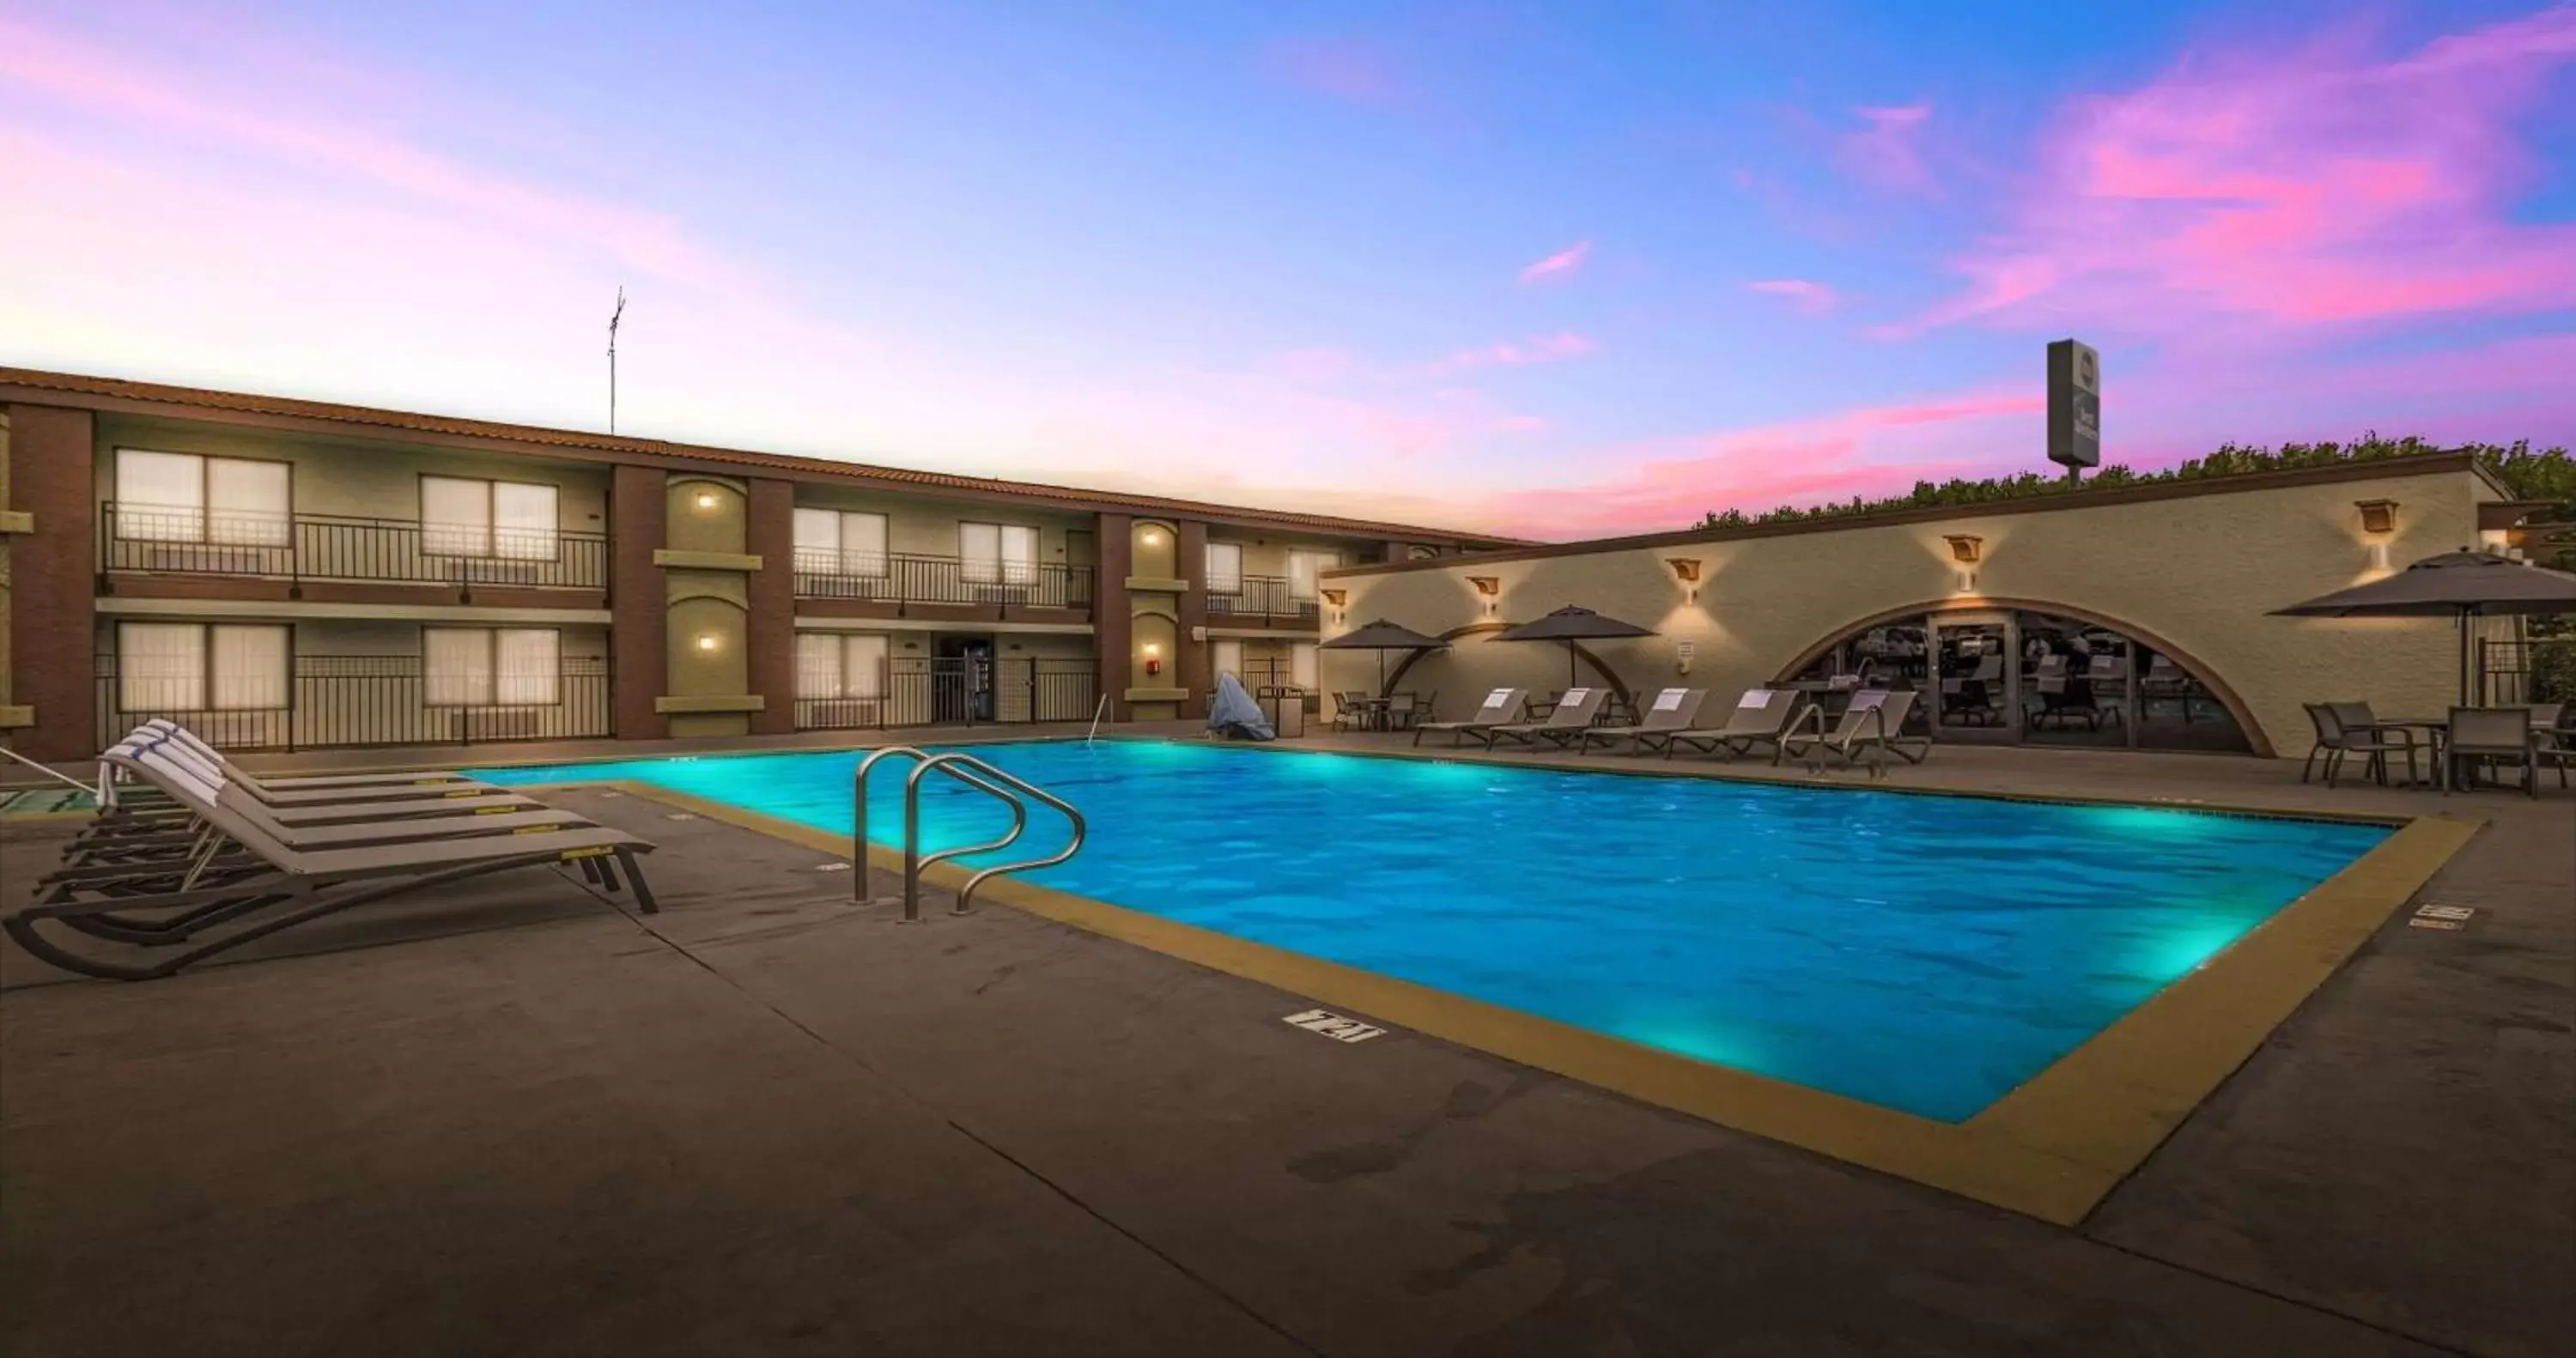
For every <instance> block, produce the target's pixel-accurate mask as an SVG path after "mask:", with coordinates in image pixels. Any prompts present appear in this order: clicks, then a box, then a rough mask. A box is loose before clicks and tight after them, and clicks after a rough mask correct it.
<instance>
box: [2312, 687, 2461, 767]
mask: <svg viewBox="0 0 2576 1358" xmlns="http://www.w3.org/2000/svg"><path fill="white" fill-rule="evenodd" d="M2317 706H2319V707H2322V708H2324V709H2325V718H2324V720H2323V721H2320V720H2319V719H2318V715H2317V714H2316V713H2314V712H2311V713H2309V714H2308V721H2309V723H2310V724H2311V725H2313V726H2315V727H2316V731H2317V743H2318V745H2319V746H2320V748H2322V749H2324V750H2325V754H2326V770H2325V773H2326V786H2327V787H2333V786H2334V785H2335V778H2336V776H2337V775H2338V774H2340V773H2342V771H2343V764H2344V760H2346V759H2347V758H2350V757H2351V756H2353V755H2356V754H2358V755H2363V756H2366V757H2365V758H2364V759H2363V760H2362V772H2363V773H2365V774H2367V775H2369V776H2370V777H2372V778H2374V779H2376V780H2377V781H2378V783H2379V785H2380V786H2381V787H2386V786H2388V756H2390V755H2392V754H2403V755H2405V756H2406V781H2407V783H2408V784H2409V785H2414V784H2418V783H2420V782H2422V778H2421V776H2420V775H2419V774H2418V773H2417V771H2416V766H2415V756H2416V753H2417V752H2418V751H2421V752H2422V753H2423V755H2424V757H2425V758H2427V759H2430V758H2432V757H2433V747H2432V745H2431V744H2430V743H2429V740H2430V737H2429V735H2428V736H2427V737H2425V738H2422V739H2419V738H2418V737H2417V735H2416V733H2415V730H2414V729H2413V728H2412V727H2406V726H2384V725H2382V724H2380V720H2379V717H2378V716H2377V715H2376V714H2375V713H2373V712H2372V711H2371V710H2370V704H2368V703H2319V704H2317ZM2329 733H2331V735H2332V739H2331V740H2329V739H2328V736H2329ZM2316 754H2317V751H2313V750H2312V751H2310V752H2309V757H2310V758H2314V757H2316ZM2307 780H2308V770H2307V766H2306V765H2305V764H2304V763H2303V764H2301V765H2300V766H2299V781H2300V782H2302V783H2304V782H2306V781H2307Z"/></svg>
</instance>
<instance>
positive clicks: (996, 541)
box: [957, 523, 1002, 583]
mask: <svg viewBox="0 0 2576 1358" xmlns="http://www.w3.org/2000/svg"><path fill="white" fill-rule="evenodd" d="M957 560H958V572H957V573H958V576H959V578H960V579H963V580H966V581H967V582H969V583H990V582H992V581H995V580H999V579H1001V578H1002V526H1001V525H1000V524H997V523H961V524H959V525H957Z"/></svg>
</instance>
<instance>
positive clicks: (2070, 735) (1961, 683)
mask: <svg viewBox="0 0 2576 1358" xmlns="http://www.w3.org/2000/svg"><path fill="white" fill-rule="evenodd" d="M1779 680H1780V682H1784V683H1797V684H1802V685H1808V686H1813V687H1815V688H1816V689H1817V690H1818V691H1820V692H1823V693H1826V694H1829V695H1830V694H1832V693H1834V692H1836V691H1839V690H1840V689H1847V688H1849V687H1851V686H1853V685H1854V684H1855V683H1856V682H1857V683H1863V684H1868V685H1870V686H1873V687H1875V686H1890V685H1892V686H1899V687H1907V688H1913V689H1916V690H1918V691H1919V692H1921V693H1922V694H1923V697H1922V698H1921V700H1919V701H1918V702H1917V703H1916V709H1917V711H1918V713H1920V714H1921V718H1922V720H1923V722H1924V725H1925V729H1926V730H1927V731H1928V732H1929V733H1931V734H1933V735H1935V736H1938V737H1940V738H1941V739H1944V740H1957V741H1961V742H1966V743H1989V744H2017V745H2046V746H2068V747H2076V748H2094V749H2147V750H2205V751H2224V752H2234V753H2252V754H2259V755H2269V754H2271V753H2272V746H2271V742H2270V741H2269V740H2268V739H2266V738H2265V736H2264V734H2263V728H2262V727H2261V726H2259V725H2257V724H2256V723H2255V722H2254V720H2253V717H2252V715H2251V714H2250V713H2249V712H2248V711H2247V710H2246V707H2245V704H2244V702H2243V701H2242V700H2240V699H2239V698H2238V697H2237V696H2236V694H2235V692H2234V690H2232V689H2230V688H2229V687H2228V686H2227V684H2226V681H2224V680H2223V679H2221V678H2220V677H2219V676H2218V675H2217V673H2216V672H2215V671H2213V670H2211V669H2210V668H2209V667H2208V666H2207V665H2205V664H2203V663H2201V662H2200V661H2198V660H2196V659H2194V658H2193V657H2191V656H2190V655H2188V654H2185V653H2184V652H2183V651H2181V650H2179V649H2176V648H2175V647H2174V646H2173V645H2172V644H2171V643H2169V642H2167V641H2165V640H2164V639H2163V638H2161V637H2158V636H2156V635H2155V634H2154V633H2151V632H2148V631H2146V630H2145V629H2143V628H2140V627H2137V626H2134V625H2132V624H2129V623H2126V622H2123V621H2121V620H2119V619H2116V618H2109V617H2104V616H2102V615H2101V614H2098V613H2094V612H2092V611H2090V610H2087V609H2082V608H2075V607H2070V606H2068V605H2065V604H2058V603H2050V602H2046V601H2043V600H2035V599H1993V598H1981V599H1944V600H1938V601H1934V602H1929V603H1922V604H1916V605H1913V606H1911V607H1907V608H1897V609H1890V610H1888V611H1886V612H1884V613H1880V614H1876V615H1874V616H1871V617H1868V618H1864V619H1861V620H1860V621H1858V622H1855V623H1850V624H1847V625H1845V626H1843V627H1841V628H1839V629H1837V630H1835V631H1834V632H1832V633H1829V634H1827V635H1826V636H1825V637H1824V638H1823V639H1822V640H1820V641H1818V642H1817V643H1816V644H1814V645H1813V646H1810V647H1808V648H1807V649H1806V650H1805V651H1804V652H1801V653H1800V654H1799V656H1798V657H1797V659H1796V660H1794V661H1792V662H1791V663H1790V665H1789V666H1788V667H1787V668H1786V669H1785V670H1784V671H1783V672H1782V673H1781V675H1780V676H1779ZM1837 680H1839V681H1840V685H1839V686H1838V685H1837V683H1836V681H1837Z"/></svg>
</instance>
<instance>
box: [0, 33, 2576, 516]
mask: <svg viewBox="0 0 2576 1358" xmlns="http://www.w3.org/2000/svg"><path fill="white" fill-rule="evenodd" d="M0 175H5V182H6V184H7V185H8V193H7V196H6V202H5V205H0V260H6V261H8V263H7V265H6V266H5V267H0V363H10V364H16V365H22V366H29V367H45V368H59V369H66V370H71V371H78V372H92V373H103V374H110V375H117V376H128V377H137V378H144V379H150V380H158V381H168V382H179V383H187V384H195V385H206V386H218V387H229V388H238V389H246V390H253V391H262V392H272V393H278V394H284V395H293V396H304V397H312V398H317V399H324V400H341V401H351V402H357V403H362V404H369V405H388V406H397V407H404V408H412V409H420V410H429V411H436V412H441V413H450V414H463V415H475V416H482V417H486V418H494V419H504V420H516V421H526V422H531V423H539V424H548V425H561V426H568V427H575V428H600V427H603V426H604V423H605V418H606V391H605V388H606V377H605V359H604V355H603V353H602V349H603V345H604V339H605V336H604V333H603V327H604V325H605V322H606V320H607V316H608V310H609V306H610V302H611V299H612V297H613V296H614V294H615V292H616V290H617V288H618V287H619V286H621V285H623V286H624V287H625V288H626V290H627V292H628V294H629V296H630V298H631V301H630V304H629V306H628V309H627V314H626V325H625V329H624V338H623V342H622V343H621V345H620V366H619V416H618V427H619V429H620V431H621V432H625V433H633V434H643V435H651V436H658V437H665V438H674V439H685V440H693V441H703V442H712V443H723V444H730V445H735V446H747V447H757V448H766V449H772V450H776V451H784V452H799V453H809V454H815V455H821V456H830V457H845V458H853V459H859V460H865V461H873V462H883V463H893V464H898V465H905V466H919V467H937V468H943V469H948V470H956V471H966V472H977V473H985V474H994V475H1004V476H1023V477H1030V478H1035V479H1044V480H1049V481H1055V482H1060V483H1074V484H1088V485H1095V486H1100V487H1104V488H1113V489H1131V490H1143V491H1154V492H1159V493H1164V494H1176V495H1186V496H1197V497H1205V498H1212V499H1221V500H1233V501H1242V502H1249V503H1259V504H1266V505H1273V506H1278V507H1289V508H1304V509H1314V510H1320V511H1325V512H1341V513H1355V514H1364V515H1367V516H1370V517H1381V518H1396V519H1410V520H1419V521H1423V522H1427V523H1443V524H1457V525H1462V526H1473V527H1477V528H1482V529H1487V530H1491V531H1498V532H1506V533H1514V534H1522V535H1528V536H1534V537H1546V538H1564V537H1580V536H1593V535H1600V534H1609V533H1623V532H1643V531H1651V530H1656V529H1661V528H1669V527H1678V526H1681V525H1684V524H1687V523H1690V522H1692V521H1694V520H1696V519H1697V518H1698V517H1699V516H1700V514H1702V513H1703V512H1705V511H1708V510H1711V509H1719V508H1724V507H1728V506H1736V507H1741V508H1744V509H1746V510H1748V511H1759V510H1762V509H1766V508H1769V507H1771V506H1774V505H1777V504H1781V503H1809V502H1813V501H1816V500H1820V499H1836V498H1846V497H1849V496H1851V495H1854V494H1879V493H1888V492H1895V491H1901V490H1903V489H1904V488H1905V487H1906V486H1908V485H1910V484H1911V483H1912V482H1913V481H1914V480H1916V479H1917V478H1920V477H1933V478H1940V477H1947V476H1953V475H1984V474H1992V473H1998V472H2012V471H2019V470H2023V469H2030V468H2039V469H2043V470H2045V469H2047V468H2046V464H2045V463H2044V462H2043V461H2042V460H2041V446H2042V430H2041V424H2040V408H2041V403H2042V391H2041V383H2040V374H2041V371H2042V351H2043V346H2044V344H2045V343H2046V341H2048V340H2051V339H2056V338H2060V337H2064V336H2068V335H2072V336H2076V337H2078V338H2082V339H2085V340H2088V341H2090V342H2091V343H2093V344H2095V345H2096V346H2098V347H2099V348H2100V349H2101V350H2102V351H2103V356H2104V378H2105V384H2106V390H2105V397H2104V426H2105V443H2106V445H2107V446H2106V448H2105V452H2104V455H2105V458H2106V460H2114V461H2125V462H2128V463H2129V464H2131V465H2133V466H2138V467H2153V466H2162V465H2168V464H2170V463H2172V462H2175V461H2178V460H2180V459H2182V458H2184V457H2187V456H2190V455H2192V454H2194V453H2198V452H2202V451H2205V450H2207V449H2209V448H2211V447H2214V446H2216V445H2217V444H2218V443H2220V442H2223V441H2226V440H2230V439H2233V440H2237V441H2240V442H2252V443H2274V442H2279V441H2282V440H2292V439H2302V440H2312V439H2327V438H2335V439H2340V438H2350V437H2353V436H2356V435H2359V434H2361V433H2363V432H2365V431H2368V430H2372V429H2377V430H2379V431H2381V432H2383V433H2387V434H2401V433H2421V434H2424V435H2426V436H2428V437H2431V438H2434V439H2437V440H2441V441H2445V442H2458V441H2468V440H2510V439H2514V438H2524V437H2528V438H2531V439H2534V440H2536V441H2540V442H2543V443H2563V442H2569V441H2571V440H2576V5H2571V4H2556V5H2547V6H2535V5H2533V4H2531V3H2529V0H2523V3H2494V4H2491V3H2482V2H2481V0H2447V2H2445V3H2420V2H2419V3H2415V4H2390V5H2380V6H2373V7H2368V8H2364V9H2357V8H2356V7H2354V6H2352V5H2350V4H2326V3H2314V2H2312V0H2289V2H2288V3H2266V4H2262V5H2252V4H2238V5H2220V4H2209V3H2142V4H2132V5H2128V6H2122V7H2117V10H2116V12H2114V11H2113V10H2112V9H2111V8H2110V7H2096V6H2083V7H2077V6H2052V7H2045V10H2044V11H2041V10H2039V8H2038V7H2032V6H2027V5H2007V4H2001V3H1965V4H1955V5H1940V6H1933V5H1918V4H1912V3H1901V2H1900V0H1879V3H1862V2H1860V0H1846V2H1845V3H1835V4H1818V5H1796V6H1782V5H1755V4H1744V5H1672V6H1660V5H1646V6H1619V7H1608V6H1595V5H1579V4H1563V5H1552V4H1524V3H1502V2H1501V0H1483V2H1481V3H1432V4H1419V5H1406V6H1393V5H1378V4H1333V3H1300V4H1292V5H1284V6H1262V7H1253V6H1223V5H1201V4H1192V3H1178V2H1167V3H1127V4H1094V3H1084V2H1082V0H1064V2H1063V3H1051V4H1044V5H1034V4H980V5H979V4H963V3H932V2H925V3H881V4H869V5H862V6H838V5H824V4H813V5H803V6H772V7H762V8H758V9H745V10H739V11H726V12H721V13H720V12H718V10H717V9H716V8H715V7H705V8H697V7H669V8H651V7H640V6H631V5H618V4H609V3H605V2H604V0H582V2H580V3H565V4H551V3H534V4H510V5H499V4H490V3H486V2H485V0H454V3H447V4H441V5H436V6H427V5H419V6H415V5H408V4H383V5H365V6H349V5H337V4H318V3H314V4H274V5H226V4H203V3H186V4H130V3H122V2H121V0H85V2H83V0H0Z"/></svg>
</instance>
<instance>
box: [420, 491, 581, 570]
mask: <svg viewBox="0 0 2576 1358" xmlns="http://www.w3.org/2000/svg"><path fill="white" fill-rule="evenodd" d="M560 522H561V520H560V519H559V518H558V516H557V505H556V493H555V488H554V487H553V486H541V485H534V484H530V483H528V482H523V481H476V480H468V479H465V478H463V477H455V476H424V477H422V478H420V549H421V550H422V551H424V552H427V553H429V554H431V555H433V556H489V557H500V558H503V559H505V560H511V561H552V560H554V559H555V555H556V541H557V537H558V534H559V532H560V529H559V528H558V524H559V523H560Z"/></svg>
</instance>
